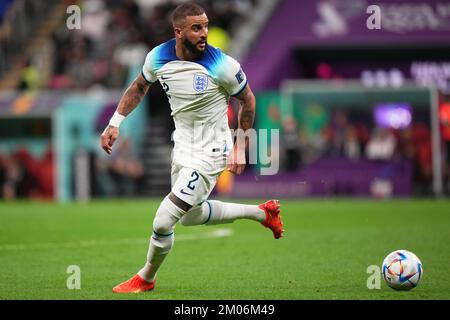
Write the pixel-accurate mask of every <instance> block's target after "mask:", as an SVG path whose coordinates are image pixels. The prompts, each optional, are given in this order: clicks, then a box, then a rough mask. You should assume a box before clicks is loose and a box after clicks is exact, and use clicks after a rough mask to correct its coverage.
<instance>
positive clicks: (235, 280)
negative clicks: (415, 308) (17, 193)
mask: <svg viewBox="0 0 450 320" xmlns="http://www.w3.org/2000/svg"><path fill="white" fill-rule="evenodd" d="M159 201H160V199H152V200H122V201H121V200H111V201H107V200H105V201H94V202H92V203H89V204H67V205H58V204H51V203H40V202H18V203H4V202H3V203H0V299H148V300H151V299H182V300H187V299H252V300H253V299H449V298H450V282H449V279H450V250H449V244H450V201H447V200H438V201H435V200H390V201H371V200H344V199H341V200H304V201H303V200H298V201H294V200H282V201H281V205H282V215H283V220H284V224H285V229H286V232H285V237H284V238H282V239H280V240H274V239H273V237H272V234H271V232H270V231H269V230H268V229H265V228H263V227H262V226H261V225H259V224H258V223H255V222H253V221H243V220H240V221H236V222H235V223H233V224H224V225H218V226H197V227H184V226H182V225H178V226H177V228H176V230H175V244H174V247H173V249H172V252H171V253H170V254H169V256H168V257H167V259H166V261H165V263H164V265H163V267H162V269H161V270H160V272H159V276H158V282H157V285H156V288H155V290H154V291H153V292H146V293H143V294H126V295H117V294H113V293H112V292H111V288H112V287H113V286H114V285H116V284H118V283H119V282H122V281H124V280H126V279H128V278H129V277H130V276H132V275H133V274H135V273H136V271H137V270H139V268H141V266H142V265H143V263H144V262H145V258H146V254H147V248H148V237H149V235H150V232H151V224H152V220H153V215H154V212H155V210H156V209H157V206H158V204H159ZM245 202H246V203H252V201H245ZM254 203H258V201H256V202H254ZM396 249H407V250H410V251H412V252H414V253H416V254H417V255H418V256H419V258H420V259H421V260H422V263H423V266H424V276H423V278H422V279H421V282H420V284H419V286H418V287H417V288H415V289H413V290H411V291H409V292H396V291H394V290H392V289H390V288H388V287H387V286H386V284H385V283H384V281H383V280H382V279H381V289H380V290H376V289H375V290H369V289H368V288H367V285H366V283H367V278H368V277H369V276H370V274H368V273H367V272H366V270H367V267H368V266H369V265H381V262H382V260H383V258H384V257H385V256H386V255H387V254H388V253H389V252H391V251H393V250H396ZM70 265H77V266H79V267H80V269H81V289H79V290H69V289H67V285H66V281H67V278H68V277H69V276H70V274H68V273H67V272H66V271H67V268H68V266H70Z"/></svg>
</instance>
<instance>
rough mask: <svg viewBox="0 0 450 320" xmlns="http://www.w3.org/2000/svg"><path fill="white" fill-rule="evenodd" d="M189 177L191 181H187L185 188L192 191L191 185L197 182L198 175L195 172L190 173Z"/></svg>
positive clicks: (193, 187)
mask: <svg viewBox="0 0 450 320" xmlns="http://www.w3.org/2000/svg"><path fill="white" fill-rule="evenodd" d="M191 177H192V178H193V179H191V180H189V183H188V185H187V187H188V188H189V189H191V190H194V189H195V186H192V185H191V184H192V183H194V182H195V181H197V180H198V178H199V177H200V176H199V175H198V173H197V172H196V171H192V174H191Z"/></svg>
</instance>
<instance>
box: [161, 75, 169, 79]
mask: <svg viewBox="0 0 450 320" xmlns="http://www.w3.org/2000/svg"><path fill="white" fill-rule="evenodd" d="M169 79H170V77H166V78H164V76H161V80H169Z"/></svg>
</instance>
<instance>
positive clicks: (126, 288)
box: [112, 274, 156, 293]
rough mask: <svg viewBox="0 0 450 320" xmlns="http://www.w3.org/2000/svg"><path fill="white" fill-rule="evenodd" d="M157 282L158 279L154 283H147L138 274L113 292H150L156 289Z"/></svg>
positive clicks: (116, 287)
mask: <svg viewBox="0 0 450 320" xmlns="http://www.w3.org/2000/svg"><path fill="white" fill-rule="evenodd" d="M155 282H156V279H155V280H153V281H152V282H147V281H145V280H144V279H142V278H141V277H140V276H139V275H138V274H137V275H135V276H134V277H133V278H131V279H129V280H127V281H125V282H122V283H121V284H119V285H117V286H115V287H114V288H113V289H112V291H113V292H114V293H138V292H144V291H150V290H153V288H154V287H155Z"/></svg>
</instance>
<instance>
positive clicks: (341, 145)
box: [327, 110, 349, 157]
mask: <svg viewBox="0 0 450 320" xmlns="http://www.w3.org/2000/svg"><path fill="white" fill-rule="evenodd" d="M348 126H349V123H348V116H347V113H346V112H345V111H341V110H338V111H336V112H335V113H334V114H333V119H332V123H331V127H330V128H329V130H328V132H327V134H328V141H329V149H328V152H329V154H330V155H331V156H334V157H342V156H345V141H346V137H347V127H348Z"/></svg>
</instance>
